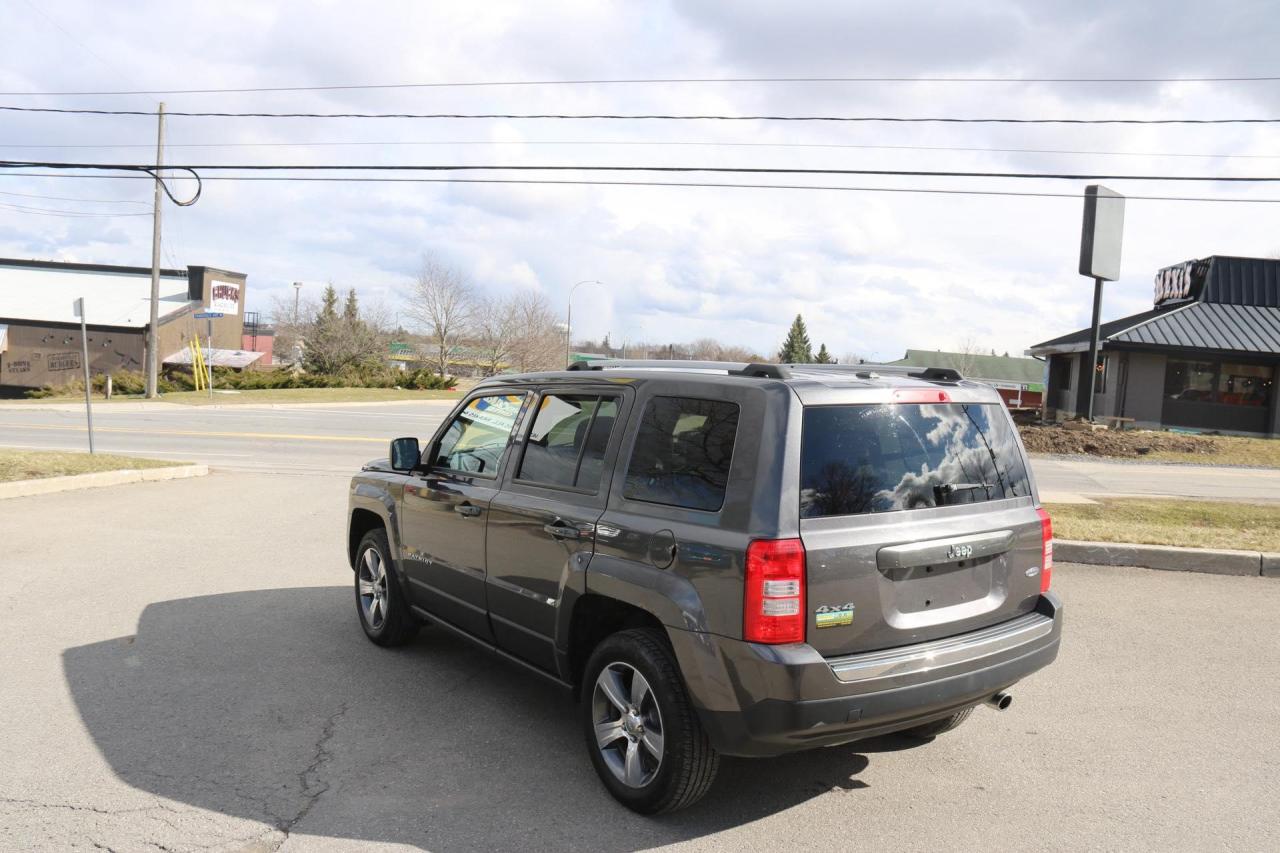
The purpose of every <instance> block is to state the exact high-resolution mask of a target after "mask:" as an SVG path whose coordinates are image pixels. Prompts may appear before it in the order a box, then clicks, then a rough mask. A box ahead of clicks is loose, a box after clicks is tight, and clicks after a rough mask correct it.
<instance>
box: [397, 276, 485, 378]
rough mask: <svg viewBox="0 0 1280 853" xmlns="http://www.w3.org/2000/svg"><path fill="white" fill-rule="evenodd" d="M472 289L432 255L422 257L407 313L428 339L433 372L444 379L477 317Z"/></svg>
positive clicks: (462, 278) (461, 277)
mask: <svg viewBox="0 0 1280 853" xmlns="http://www.w3.org/2000/svg"><path fill="white" fill-rule="evenodd" d="M475 306H476V295H475V288H474V287H472V285H471V282H470V281H469V280H468V279H467V277H466V275H465V274H464V273H463V272H462V271H461V270H458V269H457V268H456V267H451V266H449V265H448V264H446V263H444V262H443V261H441V260H439V259H438V258H435V257H433V256H431V255H423V257H422V267H421V269H420V270H419V271H418V276H417V279H416V280H415V281H414V284H413V290H412V292H411V294H410V296H409V301H408V306H407V308H406V313H407V314H408V315H409V317H411V318H412V319H413V320H414V321H415V322H417V323H418V325H419V326H420V327H421V328H422V330H423V331H424V333H425V334H426V335H427V337H428V338H429V339H430V340H431V347H432V350H433V351H434V355H435V358H434V362H435V368H436V371H437V372H438V373H439V374H440V375H441V376H444V375H446V374H447V373H448V372H449V362H450V360H451V359H452V358H453V357H454V355H455V354H456V353H457V350H458V345H459V344H460V343H461V341H462V339H463V338H464V337H465V336H466V335H467V333H468V332H469V331H470V326H471V324H472V321H473V319H474V318H475V315H476V308H475Z"/></svg>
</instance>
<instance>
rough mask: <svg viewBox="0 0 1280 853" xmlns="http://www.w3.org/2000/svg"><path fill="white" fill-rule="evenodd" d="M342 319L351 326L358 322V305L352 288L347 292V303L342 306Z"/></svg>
mask: <svg viewBox="0 0 1280 853" xmlns="http://www.w3.org/2000/svg"><path fill="white" fill-rule="evenodd" d="M342 319H343V320H344V321H346V322H347V324H348V325H352V326H354V325H355V324H356V323H358V322H360V303H359V302H357V301H356V289H355V288H354V287H353V288H351V289H350V290H348V291H347V301H346V304H344V305H343V306H342Z"/></svg>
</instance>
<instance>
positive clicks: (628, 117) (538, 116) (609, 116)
mask: <svg viewBox="0 0 1280 853" xmlns="http://www.w3.org/2000/svg"><path fill="white" fill-rule="evenodd" d="M0 110H4V111H8V112H23V113H60V114H66V115H100V116H148V117H154V116H155V115H157V113H155V112H153V111H151V110H101V109H69V108H59V107H16V106H13V105H4V106H0ZM165 115H166V116H181V117H185V118H360V119H388V118H390V119H503V120H512V121H514V120H520V119H535V120H568V121H595V120H610V121H785V122H852V123H864V124H865V123H873V122H882V123H883V122H888V123H895V124H924V123H941V124H1079V125H1109V124H1157V125H1159V124H1280V118H960V117H950V116H919V117H917V116H829V115H798V116H784V115H742V116H729V115H712V114H703V115H677V114H670V113H631V114H624V113H580V114H571V113H263V112H245V113H232V112H191V111H188V112H169V111H166V112H165Z"/></svg>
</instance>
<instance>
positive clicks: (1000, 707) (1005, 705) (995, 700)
mask: <svg viewBox="0 0 1280 853" xmlns="http://www.w3.org/2000/svg"><path fill="white" fill-rule="evenodd" d="M987 704H988V705H990V706H991V707H992V708H995V709H996V710H997V711H1007V710H1008V709H1009V706H1010V705H1012V704H1013V697H1012V696H1010V695H1009V694H1008V693H1005V692H1004V691H1003V690H1002V691H1000V692H999V693H997V694H995V695H994V696H992V697H991V698H990V699H988V700H987Z"/></svg>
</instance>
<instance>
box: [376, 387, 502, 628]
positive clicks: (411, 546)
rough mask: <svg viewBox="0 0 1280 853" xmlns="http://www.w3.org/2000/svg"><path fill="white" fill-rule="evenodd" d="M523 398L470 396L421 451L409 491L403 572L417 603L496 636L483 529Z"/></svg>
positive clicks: (495, 393) (459, 624)
mask: <svg viewBox="0 0 1280 853" xmlns="http://www.w3.org/2000/svg"><path fill="white" fill-rule="evenodd" d="M526 396H527V395H526V394H524V393H520V392H510V391H485V392H484V393H481V394H478V395H476V396H474V397H472V398H471V399H469V400H468V401H467V402H466V404H465V405H463V406H462V407H461V408H460V409H459V410H458V412H457V413H456V414H455V415H454V417H453V418H452V419H451V420H450V421H449V422H448V423H447V424H446V425H445V427H444V428H443V429H442V430H441V431H440V433H439V434H438V435H437V437H436V439H435V440H434V441H433V442H432V444H431V446H430V447H428V448H427V451H426V453H425V454H423V459H422V462H421V463H420V466H419V468H417V469H415V470H414V471H413V473H412V474H411V475H410V476H409V478H408V481H407V482H406V483H405V487H404V499H403V503H402V505H401V511H400V524H401V538H402V541H403V553H402V560H401V562H402V568H403V571H404V574H405V577H406V579H407V580H408V582H409V586H410V594H411V596H412V598H413V602H414V604H416V605H417V606H418V607H420V608H422V609H423V610H425V611H427V612H428V613H429V614H431V615H432V616H434V617H436V618H438V619H441V620H443V621H445V622H448V623H450V624H453V625H455V626H457V627H459V628H462V629H463V630H465V631H467V632H469V633H471V634H474V635H475V636H477V637H482V638H484V639H486V640H492V639H493V633H492V631H490V630H489V618H488V613H487V606H486V602H485V583H484V577H485V526H486V525H487V523H488V520H489V507H490V502H491V501H492V500H493V497H494V495H496V494H497V492H498V483H499V477H500V476H501V474H502V468H503V465H504V464H505V462H506V459H507V457H508V455H509V453H508V450H509V447H510V445H511V437H512V435H513V433H514V429H515V426H516V424H517V422H518V421H519V417H520V413H521V410H522V407H523V405H524V403H525V400H526Z"/></svg>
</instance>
